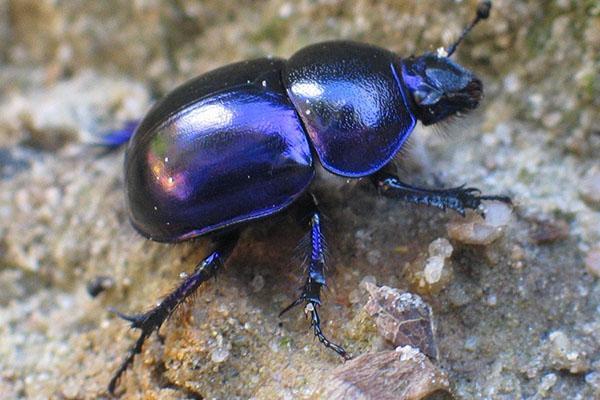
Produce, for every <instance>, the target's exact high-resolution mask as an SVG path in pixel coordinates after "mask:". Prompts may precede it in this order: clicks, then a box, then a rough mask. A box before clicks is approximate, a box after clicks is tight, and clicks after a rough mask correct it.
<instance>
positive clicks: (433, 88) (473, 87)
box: [401, 53, 483, 125]
mask: <svg viewBox="0 0 600 400" xmlns="http://www.w3.org/2000/svg"><path fill="white" fill-rule="evenodd" d="M401 69H402V80H403V82H404V85H405V87H406V89H407V91H408V92H409V94H410V97H411V107H412V108H413V110H412V111H413V113H414V114H415V115H416V117H417V119H419V120H420V121H421V122H422V123H423V124H424V125H431V124H435V123H437V122H440V121H443V120H445V119H447V118H449V117H452V116H455V115H460V114H461V113H465V112H468V111H471V110H474V109H475V108H477V106H478V105H479V101H480V100H481V97H482V94H483V85H482V83H481V81H480V80H479V79H478V78H477V77H476V76H475V75H474V74H473V73H472V72H470V71H469V70H467V69H465V68H463V67H462V66H460V65H459V64H457V63H455V62H454V61H452V60H451V59H449V58H448V57H444V56H439V55H436V54H433V53H425V54H423V55H421V56H418V57H409V58H407V59H403V60H402V61H401Z"/></svg>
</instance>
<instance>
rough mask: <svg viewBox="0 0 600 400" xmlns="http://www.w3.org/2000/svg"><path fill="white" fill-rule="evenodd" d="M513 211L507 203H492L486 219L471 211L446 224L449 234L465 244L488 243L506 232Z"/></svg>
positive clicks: (488, 206) (487, 209)
mask: <svg viewBox="0 0 600 400" xmlns="http://www.w3.org/2000/svg"><path fill="white" fill-rule="evenodd" d="M511 213H512V210H511V208H510V206H509V205H507V204H504V203H501V202H493V203H490V204H489V205H487V206H486V209H485V215H486V217H485V219H484V218H483V217H482V216H481V215H479V214H477V213H474V212H469V213H467V216H466V217H465V218H456V219H454V220H452V221H450V222H449V223H448V224H447V225H446V229H447V232H448V236H449V237H450V238H451V239H453V240H456V241H458V242H461V243H465V244H473V245H488V244H490V243H492V242H493V241H495V240H497V239H498V238H500V237H501V236H502V235H503V234H504V230H505V227H506V225H508V223H509V222H510V218H511Z"/></svg>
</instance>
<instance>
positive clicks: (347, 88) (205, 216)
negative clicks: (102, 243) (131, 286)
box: [108, 1, 510, 393]
mask: <svg viewBox="0 0 600 400" xmlns="http://www.w3.org/2000/svg"><path fill="white" fill-rule="evenodd" d="M490 8H491V3H490V2H489V1H482V2H480V4H479V5H478V8H477V13H476V16H475V18H474V19H473V21H472V22H471V23H470V24H469V25H468V26H467V27H466V28H465V30H464V31H463V33H462V34H461V36H460V37H459V38H458V40H457V41H456V42H455V43H454V44H453V45H452V46H450V47H449V48H448V49H447V50H445V49H440V50H438V52H437V53H431V52H427V53H424V54H422V55H420V56H411V57H408V58H404V59H403V58H400V57H399V56H397V55H396V54H395V53H393V52H391V51H388V50H385V49H383V48H380V47H376V46H373V45H369V44H362V43H356V42H350V41H330V42H324V43H319V44H315V45H310V46H308V47H305V48H302V49H300V50H299V51H297V52H296V53H295V54H293V55H292V56H291V58H289V59H288V60H284V59H280V58H260V59H256V60H252V61H243V62H238V63H235V64H231V65H228V66H224V67H222V68H218V69H216V70H213V71H211V72H208V73H206V74H204V75H201V76H199V77H197V78H195V79H192V80H191V81H189V82H186V83H184V84H183V85H181V86H179V87H178V88H176V89H175V90H173V91H172V92H171V93H169V94H167V95H166V97H164V98H163V99H162V100H160V101H159V102H158V103H156V104H155V105H154V106H153V107H152V108H151V110H150V111H149V112H148V113H147V115H146V116H145V117H144V118H143V119H142V121H141V122H140V123H139V125H137V128H135V131H134V132H132V134H131V133H127V130H125V133H122V132H121V135H122V136H123V141H126V140H128V146H127V150H126V156H125V188H126V199H127V205H128V210H129V215H130V220H131V223H132V225H133V226H134V228H135V229H136V230H137V231H138V232H139V233H140V234H142V235H143V236H145V237H147V238H149V239H152V240H155V241H158V242H168V243H172V242H180V241H184V240H187V239H191V238H196V237H199V236H209V237H211V238H212V240H213V242H214V249H213V250H212V252H211V253H210V254H209V255H208V256H207V257H206V258H204V259H203V260H202V261H201V262H200V263H199V264H198V265H197V266H196V268H195V270H194V272H193V273H192V274H190V275H189V276H187V277H186V278H185V279H183V281H182V282H181V283H180V284H179V286H177V287H176V288H175V289H174V290H173V291H172V292H171V293H170V294H169V295H167V296H166V297H165V298H164V299H163V300H162V301H161V302H160V303H159V304H158V305H156V306H155V307H154V308H152V309H150V310H149V311H147V312H145V313H141V314H136V315H126V314H122V313H120V312H118V311H115V312H116V313H117V314H118V315H119V316H120V317H122V318H124V319H125V320H127V321H129V322H130V323H131V326H132V327H133V328H136V329H139V330H140V331H141V334H140V336H139V338H138V340H137V341H136V342H135V344H134V345H133V346H132V348H131V349H130V351H129V353H128V355H127V357H126V358H125V359H124V361H123V362H122V364H121V365H120V367H119V368H118V370H117V371H116V372H115V374H114V376H113V377H112V379H111V381H110V383H109V387H108V390H109V392H111V393H113V392H114V390H115V388H116V385H117V383H118V381H119V379H120V377H121V376H122V374H123V373H124V372H125V371H126V370H127V369H128V368H129V366H130V365H131V364H132V362H133V359H134V357H135V355H136V354H138V353H140V351H141V349H142V346H143V344H144V341H145V340H146V339H147V338H148V337H149V336H150V335H151V334H152V333H153V332H154V331H158V329H159V328H160V327H161V325H162V324H163V322H164V321H165V320H166V319H167V318H168V317H169V316H170V315H171V314H172V313H173V312H174V310H175V309H176V308H177V306H178V305H179V304H181V303H182V302H183V301H184V300H185V299H186V298H188V297H189V296H190V295H191V294H192V293H194V292H195V290H196V289H197V288H198V287H199V286H200V285H201V284H202V283H203V282H205V281H207V280H208V279H209V278H210V277H211V276H213V275H214V274H215V273H217V271H218V270H219V269H220V268H221V267H222V266H223V263H224V262H225V261H226V259H227V257H228V256H229V255H230V254H231V252H232V251H233V249H234V247H235V244H236V242H237V240H238V238H239V232H240V230H241V229H243V227H244V226H246V225H247V224H249V223H250V222H252V221H253V220H256V219H261V218H265V217H268V216H272V215H274V214H276V213H278V212H281V211H282V210H285V209H287V208H288V207H289V206H290V205H291V204H292V203H296V202H300V201H302V202H304V203H305V204H304V207H303V208H304V210H305V211H306V213H307V215H308V217H309V218H308V220H309V221H310V222H309V226H308V231H309V237H310V251H309V254H308V268H307V276H306V279H305V281H304V286H303V288H302V291H301V294H300V296H299V297H298V298H297V299H296V300H295V301H294V302H292V304H290V305H289V306H288V307H286V308H285V309H284V310H283V311H282V314H283V313H284V312H286V311H288V310H289V309H291V308H292V307H294V306H297V305H300V304H303V303H304V304H305V311H306V313H307V314H310V321H311V322H310V323H311V327H312V329H313V332H314V335H315V336H316V337H317V338H318V339H319V341H320V342H321V343H322V344H323V345H324V346H325V347H327V348H330V349H332V350H333V351H335V352H337V353H338V354H339V355H340V356H342V357H343V358H344V359H349V358H350V356H349V354H348V353H347V352H346V351H345V350H344V349H343V348H342V347H341V346H339V345H337V344H335V343H333V342H332V341H330V340H329V339H327V337H326V336H325V335H324V334H323V332H322V330H321V322H320V317H319V314H318V308H319V307H320V306H321V304H322V303H321V298H320V292H321V288H322V287H323V286H324V285H325V274H324V267H325V261H324V237H323V234H322V231H321V227H322V221H321V214H320V212H319V208H318V204H317V200H316V199H315V197H314V195H312V194H311V193H310V185H311V183H312V182H313V180H314V179H315V165H316V162H317V161H318V162H320V164H321V165H322V166H323V167H324V169H325V170H326V171H328V172H330V173H332V174H335V175H339V176H342V177H346V178H364V177H366V178H369V179H370V180H371V181H372V182H373V183H374V185H375V186H376V187H377V188H378V189H379V191H380V192H381V193H382V194H383V195H385V196H388V197H393V198H397V199H400V200H403V201H406V202H410V203H417V204H426V205H430V206H434V207H438V208H441V209H444V210H445V209H447V208H449V209H453V210H455V211H457V212H459V213H461V214H464V213H465V210H466V209H477V208H478V207H479V206H480V204H481V202H482V201H483V200H498V201H502V202H510V199H509V198H508V197H505V196H482V195H481V194H480V191H479V190H477V189H475V188H469V187H464V186H460V187H454V188H450V189H426V188H420V187H416V186H412V185H409V184H406V183H403V182H402V181H401V180H400V179H399V178H398V177H397V176H396V175H395V174H394V172H393V169H392V168H391V167H390V165H391V162H392V159H393V158H394V156H395V155H396V154H397V153H398V151H399V150H400V149H401V148H402V146H403V144H404V143H405V141H406V139H407V138H408V136H409V135H410V133H411V132H412V130H413V128H414V127H415V124H416V123H417V121H421V123H423V124H424V125H432V124H435V123H438V122H440V121H445V120H447V119H448V118H450V117H452V116H456V115H458V114H461V113H465V112H468V111H470V110H473V109H475V108H476V107H477V106H478V104H479V101H480V99H481V96H482V91H483V85H482V83H481V81H480V80H479V79H478V78H477V77H476V76H475V75H474V74H473V73H472V72H470V71H468V70H467V69H465V68H464V67H462V66H460V65H459V64H457V63H456V62H454V61H453V60H451V59H450V56H451V55H452V54H453V53H454V51H455V50H456V48H457V46H458V44H459V43H460V42H461V41H462V40H463V38H464V37H465V35H466V34H467V33H468V32H469V31H470V30H471V29H472V28H473V27H474V26H475V25H476V24H477V23H478V22H479V21H480V20H483V19H486V18H488V15H489V12H490ZM129 135H131V137H130V138H129ZM109 141H112V142H113V144H114V142H115V139H114V137H113V138H111V139H110V140H109ZM116 141H118V140H116Z"/></svg>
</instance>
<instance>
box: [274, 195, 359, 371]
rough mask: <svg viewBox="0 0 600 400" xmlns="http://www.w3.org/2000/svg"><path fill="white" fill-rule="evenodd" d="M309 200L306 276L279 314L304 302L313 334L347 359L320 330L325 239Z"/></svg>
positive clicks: (315, 207) (312, 200)
mask: <svg viewBox="0 0 600 400" xmlns="http://www.w3.org/2000/svg"><path fill="white" fill-rule="evenodd" d="M308 197H310V199H309V200H310V201H309V204H307V208H308V211H309V213H310V214H309V215H310V237H309V239H310V255H309V257H308V260H309V263H308V268H307V277H306V281H305V282H304V286H303V287H302V293H301V294H300V297H298V298H297V299H296V300H295V301H294V302H292V303H291V304H290V305H289V306H287V307H286V308H285V309H284V310H283V311H281V313H279V316H282V315H283V314H285V313H286V312H287V311H289V310H290V309H292V308H294V307H295V306H297V305H300V304H302V303H304V304H305V308H304V312H305V313H306V314H307V315H309V314H310V325H311V327H312V328H313V332H314V335H315V337H316V338H317V339H319V341H320V342H321V343H322V344H323V345H324V346H325V347H327V348H329V349H331V350H333V351H335V352H336V353H338V354H339V355H340V356H342V357H343V358H344V359H346V360H349V359H350V355H349V354H348V353H347V352H346V350H344V348H343V347H342V346H340V345H337V344H335V343H333V342H331V341H330V340H329V339H327V338H326V337H325V335H324V334H323V331H322V330H321V319H320V317H319V312H318V310H317V309H318V308H319V307H320V306H321V288H322V287H323V286H325V241H324V238H323V233H322V232H321V214H320V213H319V210H318V208H317V204H316V201H315V199H314V197H313V196H312V195H309V196H308Z"/></svg>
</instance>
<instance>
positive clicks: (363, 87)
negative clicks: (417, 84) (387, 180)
mask: <svg viewBox="0 0 600 400" xmlns="http://www.w3.org/2000/svg"><path fill="white" fill-rule="evenodd" d="M396 63H400V59H399V58H398V57H397V56H396V55H395V54H394V53H392V52H389V51H387V50H385V49H382V48H379V47H375V46H371V45H367V44H362V43H355V42H345V41H334V42H325V43H319V44H316V45H312V46H308V47H305V48H303V49H302V50H300V51H298V52H297V53H295V54H294V55H293V56H292V57H291V58H290V59H289V60H288V62H287V63H286V66H285V70H284V74H283V81H284V84H285V86H286V89H287V91H288V95H289V97H290V99H291V100H292V102H293V103H294V105H295V107H296V109H297V110H298V113H299V114H300V117H301V118H302V121H303V122H304V126H305V127H306V130H307V133H308V135H309V136H310V139H311V142H312V145H313V147H314V148H315V150H316V153H317V155H318V156H319V159H320V161H321V163H322V164H323V166H324V167H325V168H326V169H327V170H329V171H330V172H332V173H334V174H337V175H341V176H346V177H354V178H356V177H363V176H367V175H370V174H372V173H374V172H376V171H377V170H379V169H381V167H383V166H384V165H385V164H387V163H388V162H389V161H390V160H391V159H392V158H393V157H394V156H395V155H396V153H397V152H398V150H400V148H401V147H402V145H403V144H404V142H405V140H406V139H407V138H408V136H409V134H410V133H411V132H412V130H413V128H414V126H415V123H416V119H415V117H414V116H413V114H412V113H411V110H410V105H409V103H408V100H407V95H406V94H405V93H404V88H403V84H402V82H400V79H399V77H398V73H397V72H396V69H395V64H396Z"/></svg>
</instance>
